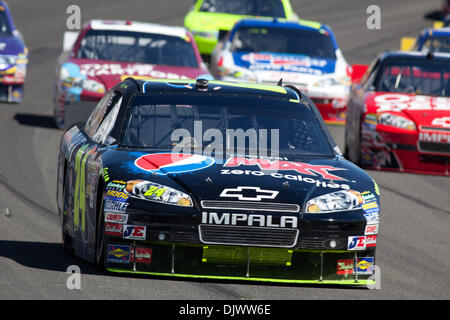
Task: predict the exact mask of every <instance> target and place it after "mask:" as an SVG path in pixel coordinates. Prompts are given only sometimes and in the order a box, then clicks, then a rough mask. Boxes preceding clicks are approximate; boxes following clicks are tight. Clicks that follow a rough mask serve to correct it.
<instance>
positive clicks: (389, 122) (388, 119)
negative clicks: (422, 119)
mask: <svg viewBox="0 0 450 320" xmlns="http://www.w3.org/2000/svg"><path fill="white" fill-rule="evenodd" d="M377 120H378V123H379V124H383V125H386V126H391V127H397V128H401V129H405V130H416V129H417V128H416V124H415V123H414V122H413V121H412V120H409V119H407V118H405V117H403V116H399V115H396V114H393V113H390V112H383V113H379V114H377Z"/></svg>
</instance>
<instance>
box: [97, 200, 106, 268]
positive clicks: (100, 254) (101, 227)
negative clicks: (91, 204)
mask: <svg viewBox="0 0 450 320" xmlns="http://www.w3.org/2000/svg"><path fill="white" fill-rule="evenodd" d="M99 197H100V198H101V199H99V201H98V202H97V208H99V211H98V214H97V216H98V221H97V232H96V238H95V262H96V263H97V265H98V266H99V267H100V268H104V265H105V246H106V245H105V241H104V235H105V232H104V231H105V218H104V213H103V203H104V199H103V192H102V194H101V195H100V196H99Z"/></svg>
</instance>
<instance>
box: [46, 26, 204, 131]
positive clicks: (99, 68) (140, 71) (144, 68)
mask: <svg viewBox="0 0 450 320" xmlns="http://www.w3.org/2000/svg"><path fill="white" fill-rule="evenodd" d="M63 47H64V48H63V53H62V54H61V55H60V57H59V59H58V64H57V68H56V81H55V94H54V117H55V122H56V125H57V126H58V127H59V128H63V127H64V106H65V101H68V100H69V101H70V100H71V101H99V100H100V99H101V98H102V97H103V95H104V94H105V93H106V92H107V91H108V90H109V89H111V88H112V87H113V86H114V85H116V84H117V83H119V82H121V81H123V80H124V79H125V78H127V77H134V78H136V79H152V78H164V79H195V78H197V77H199V76H203V77H205V76H206V77H211V76H210V73H209V71H208V69H207V68H206V65H205V64H204V63H203V61H202V58H201V56H200V54H199V51H198V48H197V45H196V44H195V41H194V38H193V37H192V35H191V34H190V33H189V32H188V31H187V30H186V29H185V28H183V27H171V26H163V25H159V24H152V23H141V22H133V21H101V20H92V21H90V22H89V23H87V24H86V25H85V26H84V27H83V28H82V30H81V31H80V32H79V33H73V32H66V34H65V35H64V46H63ZM180 53H182V54H180Z"/></svg>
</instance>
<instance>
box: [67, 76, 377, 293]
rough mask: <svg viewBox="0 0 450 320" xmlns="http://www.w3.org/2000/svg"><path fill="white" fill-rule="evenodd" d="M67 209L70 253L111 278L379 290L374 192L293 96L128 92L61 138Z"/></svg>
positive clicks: (144, 88)
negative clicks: (146, 277)
mask: <svg viewBox="0 0 450 320" xmlns="http://www.w3.org/2000/svg"><path fill="white" fill-rule="evenodd" d="M242 128H245V129H246V133H245V135H247V134H248V135H250V136H253V135H254V137H255V139H256V140H255V141H260V143H257V144H253V143H252V142H249V143H245V142H244V144H240V142H239V140H240V138H239V133H237V132H239V130H241V131H242ZM230 132H234V133H231V134H230ZM212 136H213V137H214V139H211V137H212ZM235 139H236V140H237V141H236V142H237V143H236V142H235V141H233V140H235ZM212 140H214V141H212ZM244 140H245V139H244ZM230 141H233V142H231V143H230ZM241 142H242V141H241ZM58 208H59V215H60V217H61V221H62V234H63V242H64V247H65V249H66V250H68V251H69V252H74V253H75V254H76V255H77V256H80V257H82V258H84V259H87V260H89V261H92V262H97V264H99V265H100V266H104V267H106V268H107V269H108V270H109V271H113V272H129V273H134V274H149V275H163V276H179V277H194V278H199V277H200V278H212V279H227V280H253V281H275V282H276V281H278V282H293V283H317V284H319V283H320V284H346V285H366V284H374V279H373V278H372V276H373V274H374V270H375V263H376V261H375V249H376V238H377V233H378V226H379V216H380V199H379V191H378V188H377V185H376V183H375V182H374V180H373V179H372V178H371V177H370V176H369V175H368V174H367V173H366V172H364V171H363V170H362V169H360V168H358V167H357V166H355V165H354V164H352V163H351V162H350V161H347V160H345V159H344V158H343V157H342V154H341V153H340V151H339V148H338V147H337V146H336V144H335V143H334V141H333V139H332V138H331V136H330V133H329V132H328V130H327V128H326V126H325V124H324V123H323V121H322V120H321V118H320V115H319V113H318V111H317V108H316V107H315V106H314V104H313V103H312V102H311V100H310V99H309V98H308V97H307V96H305V95H302V94H301V93H300V92H299V91H297V90H295V89H293V88H291V87H281V86H265V85H254V84H252V85H249V84H235V83H227V82H223V81H210V82H208V81H202V80H198V81H197V82H194V81H192V80H190V81H189V80H187V81H186V80H167V81H146V82H144V81H137V80H135V79H132V78H130V79H128V80H126V81H125V82H123V83H120V84H118V85H117V86H116V87H114V88H113V89H112V90H111V91H109V92H108V93H107V94H106V95H105V97H104V98H103V99H102V101H100V103H99V104H98V105H97V107H96V109H95V110H94V111H93V113H92V114H91V117H90V118H89V120H88V121H87V122H86V124H83V123H78V124H76V125H74V126H72V127H71V128H69V129H67V130H66V132H65V133H64V136H63V138H62V141H61V146H60V153H59V171H58Z"/></svg>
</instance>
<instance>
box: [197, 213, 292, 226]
mask: <svg viewBox="0 0 450 320" xmlns="http://www.w3.org/2000/svg"><path fill="white" fill-rule="evenodd" d="M202 223H204V224H219V225H233V226H236V225H246V226H252V227H273V228H297V225H298V221H297V217H295V216H281V217H275V216H271V215H262V214H244V213H216V212H202Z"/></svg>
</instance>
